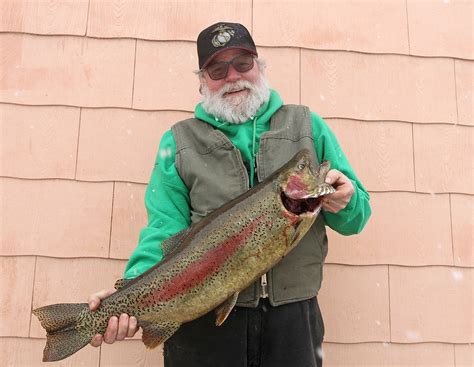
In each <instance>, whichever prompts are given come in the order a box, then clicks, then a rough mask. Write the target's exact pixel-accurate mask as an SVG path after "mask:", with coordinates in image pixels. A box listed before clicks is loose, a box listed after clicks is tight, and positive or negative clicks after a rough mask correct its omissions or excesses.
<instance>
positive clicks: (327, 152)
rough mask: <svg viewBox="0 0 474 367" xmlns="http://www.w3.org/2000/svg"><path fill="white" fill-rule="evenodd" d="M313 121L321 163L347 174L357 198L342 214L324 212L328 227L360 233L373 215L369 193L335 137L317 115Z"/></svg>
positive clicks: (339, 230) (354, 196) (354, 198)
mask: <svg viewBox="0 0 474 367" xmlns="http://www.w3.org/2000/svg"><path fill="white" fill-rule="evenodd" d="M311 119H312V124H313V135H314V145H315V149H316V154H317V156H318V159H319V161H320V162H322V161H330V162H331V169H333V168H335V169H337V170H338V171H340V172H342V173H343V174H345V175H346V176H347V177H348V178H349V179H350V180H351V181H352V184H353V185H354V195H352V198H351V200H350V201H349V203H348V204H347V206H346V207H345V208H344V209H343V210H341V211H339V212H338V213H335V214H334V213H329V212H325V211H323V212H322V213H323V216H324V219H325V221H326V224H327V225H328V226H329V227H331V228H332V229H333V230H335V231H336V232H338V233H340V234H343V235H351V234H356V233H359V232H360V231H362V229H363V228H364V226H365V224H366V223H367V221H368V219H369V217H370V214H371V208H370V204H369V199H370V197H369V193H368V192H367V190H366V189H365V188H364V186H363V185H362V183H361V182H360V181H359V179H358V178H357V176H356V174H355V172H354V170H353V169H352V167H351V166H350V164H349V161H348V160H347V158H346V156H345V155H344V152H343V151H342V149H341V147H340V146H339V143H338V142H337V139H336V137H335V135H334V133H333V132H332V131H331V129H330V128H329V126H328V125H327V124H326V122H324V120H323V119H322V118H321V117H319V116H318V115H317V114H315V113H314V112H313V113H311Z"/></svg>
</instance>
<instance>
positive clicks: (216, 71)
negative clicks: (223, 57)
mask: <svg viewBox="0 0 474 367" xmlns="http://www.w3.org/2000/svg"><path fill="white" fill-rule="evenodd" d="M229 65H232V67H233V68H234V69H235V70H237V71H238V72H239V73H245V72H246V71H249V70H250V69H252V68H253V55H251V54H244V55H239V56H236V57H234V58H233V59H232V60H230V61H218V62H215V63H213V64H211V65H209V66H208V67H207V68H206V69H205V70H207V73H208V74H209V77H210V78H211V79H212V80H219V79H224V78H225V77H226V76H227V73H228V72H229Z"/></svg>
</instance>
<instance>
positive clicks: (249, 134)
mask: <svg viewBox="0 0 474 367" xmlns="http://www.w3.org/2000/svg"><path fill="white" fill-rule="evenodd" d="M282 105H283V101H282V99H281V97H280V95H279V94H278V92H276V91H275V90H271V91H270V98H269V100H268V102H266V103H264V104H263V105H262V106H261V107H260V109H259V110H258V111H257V113H256V114H255V116H253V117H252V118H250V119H249V120H248V121H246V122H244V123H241V124H232V123H229V122H227V121H223V120H220V119H218V118H217V117H215V116H213V115H210V114H208V113H207V112H206V111H204V109H203V108H202V104H201V103H198V105H197V106H196V108H195V110H194V116H195V117H196V118H197V119H199V120H202V121H205V122H207V123H208V124H210V125H212V126H214V127H215V128H216V129H219V130H220V131H222V132H223V133H224V134H225V135H226V136H227V138H229V140H230V141H231V142H232V144H234V145H235V146H236V147H237V148H238V149H239V150H240V153H241V154H242V159H243V160H244V161H247V163H248V164H249V167H250V168H251V169H250V182H251V184H252V185H253V176H254V175H253V173H254V165H255V156H256V154H257V152H258V148H259V142H260V136H261V135H262V133H264V132H265V131H268V130H269V129H270V118H271V117H272V115H273V114H274V113H275V112H276V111H277V110H278V109H279V108H280V107H281V106H282Z"/></svg>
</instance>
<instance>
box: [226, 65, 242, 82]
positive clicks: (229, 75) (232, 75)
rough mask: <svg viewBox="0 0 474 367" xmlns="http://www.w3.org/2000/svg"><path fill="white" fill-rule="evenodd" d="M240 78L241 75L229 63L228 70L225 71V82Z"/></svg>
mask: <svg viewBox="0 0 474 367" xmlns="http://www.w3.org/2000/svg"><path fill="white" fill-rule="evenodd" d="M240 79H242V75H241V74H240V73H239V72H238V71H237V70H235V69H234V67H233V66H232V65H229V70H228V71H227V76H226V77H225V80H226V82H236V81H238V80H240Z"/></svg>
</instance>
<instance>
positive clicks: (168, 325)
mask: <svg viewBox="0 0 474 367" xmlns="http://www.w3.org/2000/svg"><path fill="white" fill-rule="evenodd" d="M138 324H139V325H140V327H141V328H142V329H143V335H142V341H143V344H145V346H146V347H147V348H150V349H153V348H156V347H157V346H158V345H160V344H161V343H164V342H165V340H166V339H168V338H169V337H170V336H171V335H173V334H174V333H175V332H176V331H177V330H178V329H179V326H180V324H178V323H177V322H171V321H170V322H160V323H154V322H150V321H146V320H138Z"/></svg>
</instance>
